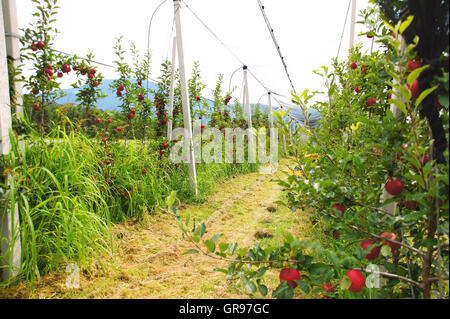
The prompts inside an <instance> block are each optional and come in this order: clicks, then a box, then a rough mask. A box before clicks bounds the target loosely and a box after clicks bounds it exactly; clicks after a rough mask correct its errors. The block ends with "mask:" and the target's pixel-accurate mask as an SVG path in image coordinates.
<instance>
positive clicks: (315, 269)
mask: <svg viewBox="0 0 450 319" xmlns="http://www.w3.org/2000/svg"><path fill="white" fill-rule="evenodd" d="M328 269H330V266H328V265H325V264H323V263H316V264H313V265H311V267H309V273H310V274H311V275H316V276H318V275H321V274H324V273H325V272H327V271H328Z"/></svg>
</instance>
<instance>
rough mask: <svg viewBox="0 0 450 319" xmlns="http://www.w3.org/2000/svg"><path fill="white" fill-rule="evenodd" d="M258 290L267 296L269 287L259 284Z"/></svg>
mask: <svg viewBox="0 0 450 319" xmlns="http://www.w3.org/2000/svg"><path fill="white" fill-rule="evenodd" d="M258 290H259V292H260V293H261V295H263V296H264V297H265V296H267V292H268V289H267V287H266V286H264V285H258Z"/></svg>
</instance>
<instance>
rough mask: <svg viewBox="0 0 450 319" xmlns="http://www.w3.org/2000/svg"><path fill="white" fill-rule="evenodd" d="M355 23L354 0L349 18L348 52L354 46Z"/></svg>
mask: <svg viewBox="0 0 450 319" xmlns="http://www.w3.org/2000/svg"><path fill="white" fill-rule="evenodd" d="M355 21H356V0H352V15H351V18H350V39H349V42H350V43H349V50H350V49H351V48H353V46H354V44H355Z"/></svg>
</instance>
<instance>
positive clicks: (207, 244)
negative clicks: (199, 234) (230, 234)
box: [204, 240, 216, 253]
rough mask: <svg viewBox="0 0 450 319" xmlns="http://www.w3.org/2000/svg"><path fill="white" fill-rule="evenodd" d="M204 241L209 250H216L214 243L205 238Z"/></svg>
mask: <svg viewBox="0 0 450 319" xmlns="http://www.w3.org/2000/svg"><path fill="white" fill-rule="evenodd" d="M204 243H205V246H206V247H207V248H208V250H209V251H210V252H212V253H213V252H214V251H215V250H216V243H214V242H213V241H211V240H207V241H205V242H204Z"/></svg>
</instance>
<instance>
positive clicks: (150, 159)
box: [0, 123, 257, 284]
mask: <svg viewBox="0 0 450 319" xmlns="http://www.w3.org/2000/svg"><path fill="white" fill-rule="evenodd" d="M25 124H26V123H25ZM26 125H28V127H27V129H28V131H29V132H31V133H30V134H28V135H27V136H26V137H25V138H23V139H24V143H23V144H24V145H21V146H20V147H19V143H18V138H17V137H16V136H14V135H13V134H11V141H12V150H11V153H10V155H9V158H8V160H7V161H6V163H8V165H9V166H10V167H9V170H10V175H11V176H12V177H13V183H14V185H15V187H14V188H12V187H11V188H10V190H11V191H10V192H9V198H8V200H9V201H10V203H11V202H12V201H13V200H15V201H17V202H18V206H19V216H20V232H21V244H22V265H21V269H20V273H19V276H18V277H17V278H18V279H22V280H26V281H29V282H30V283H33V282H34V281H35V280H38V279H39V278H40V277H41V276H42V275H43V274H46V273H48V272H51V271H55V270H60V269H61V268H62V267H64V266H65V265H67V264H70V263H74V264H77V265H79V266H80V267H82V269H85V270H87V271H89V269H90V268H91V266H92V262H93V261H96V262H97V264H98V265H100V267H101V268H102V269H108V268H110V267H113V264H114V257H115V256H117V250H116V249H115V245H114V238H113V236H112V231H111V227H112V225H113V224H114V223H120V222H123V221H126V220H127V219H130V218H135V217H139V216H141V215H142V214H146V213H149V212H150V213H152V212H155V211H156V208H157V206H164V205H165V198H166V197H167V196H168V195H169V194H170V193H171V192H172V191H173V190H176V191H177V193H178V197H179V199H180V200H181V201H183V202H186V203H192V204H194V203H199V202H202V201H204V200H205V199H206V197H207V195H208V194H209V193H210V192H211V191H212V189H213V187H214V185H215V184H216V183H217V182H218V181H220V180H223V179H225V178H226V177H228V176H230V175H234V174H242V173H247V172H251V171H254V170H256V169H257V165H256V164H241V165H233V164H200V165H198V167H197V169H198V188H199V196H198V197H195V196H194V192H193V190H192V188H191V187H190V183H189V178H188V169H187V167H186V165H176V164H173V163H171V162H169V160H168V159H167V158H165V157H164V156H162V157H161V156H160V154H159V144H158V143H157V142H151V141H150V142H149V143H145V144H144V143H142V142H141V141H127V142H124V141H119V140H118V141H112V142H111V143H110V144H108V146H107V147H106V146H105V144H104V143H102V142H101V139H96V138H94V139H91V138H88V137H87V136H86V135H85V134H83V132H80V131H79V130H78V131H75V130H74V129H71V130H70V131H65V129H63V128H60V127H57V128H55V129H53V130H52V131H51V132H50V133H49V134H48V135H47V136H45V137H44V138H41V137H40V136H39V133H38V132H36V131H35V130H33V129H32V128H31V125H30V124H29V123H28V124H26ZM107 162H108V163H109V164H107ZM143 170H145V171H146V174H144V173H143ZM4 187H5V188H6V185H5V186H4ZM7 206H8V205H5V207H7ZM0 258H2V257H0ZM3 284H5V283H3ZM6 284H10V282H9V283H6Z"/></svg>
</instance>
